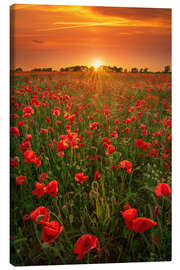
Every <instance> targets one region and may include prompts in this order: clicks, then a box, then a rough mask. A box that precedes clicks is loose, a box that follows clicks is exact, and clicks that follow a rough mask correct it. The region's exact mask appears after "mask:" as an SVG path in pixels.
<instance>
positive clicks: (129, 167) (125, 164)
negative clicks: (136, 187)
mask: <svg viewBox="0 0 180 270" xmlns="http://www.w3.org/2000/svg"><path fill="white" fill-rule="evenodd" d="M119 166H120V167H121V168H122V169H124V170H125V171H127V172H128V173H131V172H132V163H131V162H130V161H128V160H123V161H121V162H120V163H119Z"/></svg>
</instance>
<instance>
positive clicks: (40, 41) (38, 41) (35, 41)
mask: <svg viewBox="0 0 180 270" xmlns="http://www.w3.org/2000/svg"><path fill="white" fill-rule="evenodd" d="M32 42H34V43H44V41H43V40H38V39H33V40H32Z"/></svg>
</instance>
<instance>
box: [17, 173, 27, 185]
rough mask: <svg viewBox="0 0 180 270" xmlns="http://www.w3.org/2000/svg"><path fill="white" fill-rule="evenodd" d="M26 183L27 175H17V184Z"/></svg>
mask: <svg viewBox="0 0 180 270" xmlns="http://www.w3.org/2000/svg"><path fill="white" fill-rule="evenodd" d="M25 183H26V176H22V175H20V176H17V177H16V184H17V185H22V184H25Z"/></svg>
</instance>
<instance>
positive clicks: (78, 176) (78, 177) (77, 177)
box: [75, 172, 88, 183]
mask: <svg viewBox="0 0 180 270" xmlns="http://www.w3.org/2000/svg"><path fill="white" fill-rule="evenodd" d="M75 180H76V181H77V182H80V183H84V182H85V181H86V180H88V176H84V173H83V172H81V173H76V175H75Z"/></svg>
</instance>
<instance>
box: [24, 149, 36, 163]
mask: <svg viewBox="0 0 180 270" xmlns="http://www.w3.org/2000/svg"><path fill="white" fill-rule="evenodd" d="M24 158H25V162H33V160H34V158H35V152H33V151H32V150H26V151H25V152H24Z"/></svg>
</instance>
